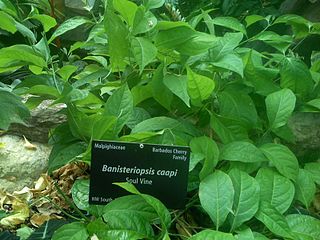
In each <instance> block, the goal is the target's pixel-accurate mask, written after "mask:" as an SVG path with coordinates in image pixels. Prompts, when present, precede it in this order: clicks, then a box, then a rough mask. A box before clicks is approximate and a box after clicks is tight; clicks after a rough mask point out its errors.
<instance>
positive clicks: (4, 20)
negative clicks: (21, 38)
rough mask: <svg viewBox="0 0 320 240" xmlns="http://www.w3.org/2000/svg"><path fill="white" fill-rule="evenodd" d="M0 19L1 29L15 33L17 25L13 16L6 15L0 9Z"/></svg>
mask: <svg viewBox="0 0 320 240" xmlns="http://www.w3.org/2000/svg"><path fill="white" fill-rule="evenodd" d="M0 4H1V3H0ZM0 19H1V21H0V28H1V29H3V30H6V31H8V32H10V33H15V32H16V31H17V27H16V24H15V20H14V18H13V17H11V16H10V15H8V14H7V13H5V12H3V11H0Z"/></svg>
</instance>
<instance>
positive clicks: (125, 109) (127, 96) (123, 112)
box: [105, 84, 133, 134]
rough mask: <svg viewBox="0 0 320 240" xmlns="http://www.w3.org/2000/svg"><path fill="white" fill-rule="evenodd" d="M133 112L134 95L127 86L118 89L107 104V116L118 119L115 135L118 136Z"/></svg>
mask: <svg viewBox="0 0 320 240" xmlns="http://www.w3.org/2000/svg"><path fill="white" fill-rule="evenodd" d="M132 112H133V98H132V94H131V92H130V90H129V88H128V85H127V84H125V85H123V86H122V87H120V88H119V89H117V90H116V91H115V92H114V93H113V94H112V95H111V96H110V97H109V98H108V100H107V102H106V104H105V114H106V115H110V116H114V117H116V118H117V123H116V126H115V129H114V132H115V134H118V133H119V132H120V131H121V129H122V128H123V126H124V125H125V124H126V123H127V121H128V120H129V119H130V117H131V115H132Z"/></svg>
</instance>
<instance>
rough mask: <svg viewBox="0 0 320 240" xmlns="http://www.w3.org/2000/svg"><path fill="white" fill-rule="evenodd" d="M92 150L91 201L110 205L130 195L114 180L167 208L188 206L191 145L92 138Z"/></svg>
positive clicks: (91, 202)
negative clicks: (131, 185) (155, 199)
mask: <svg viewBox="0 0 320 240" xmlns="http://www.w3.org/2000/svg"><path fill="white" fill-rule="evenodd" d="M91 153H92V155H91V177H90V193H89V203H90V204H107V203H108V202H110V201H112V200H113V199H115V198H117V197H120V196H124V195H127V194H128V192H126V191H125V190H123V189H121V188H120V187H118V186H116V185H113V184H112V183H114V182H129V183H132V184H134V185H135V187H136V188H137V189H138V190H139V191H140V192H142V193H145V194H149V195H152V196H154V197H156V198H158V199H159V200H161V201H162V202H163V203H164V204H165V205H166V206H167V207H168V208H172V209H177V208H183V207H184V206H185V203H186V195H187V183H188V170H189V161H190V149H189V147H182V146H169V145H154V144H145V143H127V142H111V141H93V142H92V152H91Z"/></svg>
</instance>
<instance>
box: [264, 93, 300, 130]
mask: <svg viewBox="0 0 320 240" xmlns="http://www.w3.org/2000/svg"><path fill="white" fill-rule="evenodd" d="M295 105H296V97H295V95H294V94H293V92H292V91H291V90H289V89H282V90H280V91H277V92H274V93H271V94H269V95H268V96H267V98H266V107H267V115H268V119H269V126H270V128H271V129H276V128H279V127H282V126H284V125H285V124H286V123H287V121H288V119H289V117H290V116H291V114H292V112H293V110H294V108H295Z"/></svg>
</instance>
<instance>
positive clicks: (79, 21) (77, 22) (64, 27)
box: [49, 16, 91, 43]
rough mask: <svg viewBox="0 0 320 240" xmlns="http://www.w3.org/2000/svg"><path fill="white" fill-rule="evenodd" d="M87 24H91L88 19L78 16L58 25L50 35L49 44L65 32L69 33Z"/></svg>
mask: <svg viewBox="0 0 320 240" xmlns="http://www.w3.org/2000/svg"><path fill="white" fill-rule="evenodd" d="M88 23H91V21H90V20H89V19H88V18H84V17H80V16H76V17H73V18H69V19H67V20H66V21H64V22H63V23H62V24H60V25H59V27H58V28H57V29H56V30H55V31H54V33H53V34H52V35H51V38H50V39H49V43H50V42H52V41H53V40H54V39H55V38H56V37H59V36H61V35H62V34H64V33H66V32H69V31H71V30H73V29H75V28H77V27H79V26H81V25H83V24H88Z"/></svg>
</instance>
